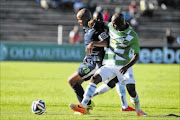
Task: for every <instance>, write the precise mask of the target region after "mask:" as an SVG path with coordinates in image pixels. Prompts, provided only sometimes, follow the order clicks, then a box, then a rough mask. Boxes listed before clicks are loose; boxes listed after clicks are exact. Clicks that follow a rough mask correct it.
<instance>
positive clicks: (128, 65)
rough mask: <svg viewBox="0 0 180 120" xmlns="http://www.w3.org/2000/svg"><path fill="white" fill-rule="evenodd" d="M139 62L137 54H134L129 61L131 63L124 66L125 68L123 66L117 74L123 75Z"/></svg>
mask: <svg viewBox="0 0 180 120" xmlns="http://www.w3.org/2000/svg"><path fill="white" fill-rule="evenodd" d="M138 60H139V53H135V54H134V56H133V58H132V59H131V61H130V62H129V63H128V64H126V65H125V66H123V67H122V68H121V69H120V70H119V72H120V73H122V74H125V73H126V71H127V70H128V69H129V68H130V67H131V66H133V65H134V64H135V63H136V62H137V61H138Z"/></svg>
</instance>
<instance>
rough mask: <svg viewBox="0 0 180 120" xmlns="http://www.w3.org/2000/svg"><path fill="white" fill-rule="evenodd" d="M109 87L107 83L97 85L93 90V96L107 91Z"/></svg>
mask: <svg viewBox="0 0 180 120" xmlns="http://www.w3.org/2000/svg"><path fill="white" fill-rule="evenodd" d="M110 89H111V88H110V87H109V86H108V85H107V84H102V85H101V86H99V87H98V88H97V89H96V91H95V93H94V96H96V95H100V94H103V93H105V92H107V91H109V90H110Z"/></svg>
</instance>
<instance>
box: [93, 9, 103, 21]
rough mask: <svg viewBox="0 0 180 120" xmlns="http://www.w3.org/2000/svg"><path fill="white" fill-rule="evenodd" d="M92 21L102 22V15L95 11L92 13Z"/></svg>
mask: <svg viewBox="0 0 180 120" xmlns="http://www.w3.org/2000/svg"><path fill="white" fill-rule="evenodd" d="M93 19H94V20H97V21H102V22H103V15H102V13H100V12H97V11H96V12H94V14H93Z"/></svg>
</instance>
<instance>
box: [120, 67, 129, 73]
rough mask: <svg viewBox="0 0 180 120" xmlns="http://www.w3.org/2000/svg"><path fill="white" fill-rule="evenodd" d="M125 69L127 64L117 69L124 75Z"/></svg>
mask: <svg viewBox="0 0 180 120" xmlns="http://www.w3.org/2000/svg"><path fill="white" fill-rule="evenodd" d="M127 70H128V67H127V66H123V67H122V68H121V69H120V70H119V72H120V73H122V74H123V75H124V74H125V73H126V71H127Z"/></svg>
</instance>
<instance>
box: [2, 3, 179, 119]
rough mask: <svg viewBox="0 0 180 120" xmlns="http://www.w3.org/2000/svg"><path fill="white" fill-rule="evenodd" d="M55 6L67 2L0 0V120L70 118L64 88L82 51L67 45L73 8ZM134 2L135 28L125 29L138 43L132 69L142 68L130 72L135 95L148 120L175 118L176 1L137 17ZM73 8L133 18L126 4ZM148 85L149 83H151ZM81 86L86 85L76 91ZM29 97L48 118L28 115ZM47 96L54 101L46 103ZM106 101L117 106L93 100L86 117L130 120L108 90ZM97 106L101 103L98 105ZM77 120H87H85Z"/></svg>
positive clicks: (69, 98) (68, 98) (74, 22)
mask: <svg viewBox="0 0 180 120" xmlns="http://www.w3.org/2000/svg"><path fill="white" fill-rule="evenodd" d="M60 1H61V2H60ZM62 1H64V2H67V1H69V0H0V61H1V62H0V77H1V86H0V87H1V107H2V108H0V110H1V111H0V112H1V113H2V114H1V115H2V118H3V119H53V118H54V119H57V118H58V117H59V116H62V118H60V119H74V116H72V114H73V113H72V111H71V110H69V108H68V107H67V104H68V103H70V102H72V101H73V102H74V101H76V98H75V96H74V97H72V96H73V95H74V93H73V92H72V90H71V88H70V87H69V86H68V84H67V82H66V81H67V78H68V76H69V75H70V74H71V73H73V72H74V71H75V70H76V69H77V67H78V66H79V64H80V63H79V62H81V61H82V60H83V58H84V55H85V52H84V45H83V40H82V41H81V44H71V43H69V33H70V31H71V30H72V29H73V27H74V26H76V25H77V26H79V25H78V21H77V19H76V10H74V9H73V4H74V3H73V2H67V3H63V4H62ZM141 1H143V0H135V2H136V10H137V11H136V12H137V14H136V15H137V16H136V20H137V22H138V24H137V26H133V27H134V29H135V31H136V32H137V33H138V35H139V40H140V47H141V52H140V60H139V63H148V64H137V65H135V74H137V75H136V76H137V77H136V78H137V79H138V81H137V89H138V91H140V92H139V93H140V96H141V95H142V96H143V97H141V98H142V101H143V102H142V106H143V109H145V110H146V111H147V112H148V113H149V114H153V115H155V116H151V117H150V118H148V119H152V120H154V119H159V118H160V117H159V116H161V117H162V118H161V119H168V118H164V115H167V114H169V113H174V114H179V92H178V90H179V83H180V82H179V80H180V65H179V63H180V40H179V39H180V38H179V36H180V0H157V1H159V2H165V3H164V4H159V5H158V3H157V1H156V0H149V2H150V4H149V5H148V6H149V8H150V10H149V11H148V12H147V13H146V14H144V15H142V8H141V7H142V6H140V2H141ZM80 2H81V3H83V5H84V7H87V8H89V9H90V10H91V11H92V13H93V12H94V11H95V10H96V9H98V10H99V9H101V8H102V10H104V9H107V11H108V14H109V16H111V15H112V14H114V12H115V11H121V12H123V13H124V14H126V17H127V21H131V20H132V19H133V18H134V17H133V16H129V5H130V4H131V2H132V0H80ZM97 6H100V7H97ZM79 29H80V35H81V37H82V38H83V36H82V34H83V30H82V28H81V27H80V26H79ZM167 29H171V30H172V34H171V36H172V37H173V42H172V44H168V42H167V35H166V31H167ZM178 40H179V41H178ZM178 42H179V43H178ZM170 43H171V42H170ZM6 61H8V62H6ZM9 61H56V62H60V63H56V62H54V63H50V62H49V63H47V62H42V63H38V62H9ZM64 62H68V63H64ZM69 62H77V63H69ZM149 63H150V64H149ZM152 63H158V64H159V65H156V64H155V65H154V64H152ZM167 64H168V65H167ZM169 64H170V65H169ZM172 64H173V65H172ZM141 74H143V76H142V75H141ZM147 78H148V80H147ZM154 80H155V81H156V83H155V84H153V82H152V81H154ZM162 83H163V84H162ZM86 85H87V82H86V83H85V85H84V86H86ZM19 86H20V87H19ZM39 87H41V88H40V89H39ZM57 91H58V92H57ZM145 91H146V92H145ZM112 93H113V94H112ZM61 94H63V95H64V96H65V97H62V96H61ZM37 96H38V97H41V98H42V99H43V100H45V101H46V103H47V104H48V109H49V110H47V112H48V113H49V114H47V115H46V116H44V117H43V118H42V117H37V118H36V117H34V116H32V113H31V111H30V109H29V106H30V103H31V101H33V100H35V99H37V98H38V97H37ZM52 96H53V97H54V99H51V98H52ZM114 96H116V97H117V100H116V99H112V100H111V101H104V100H103V99H104V98H103V97H98V98H95V101H96V103H97V104H99V105H100V106H101V107H97V108H96V109H97V110H95V111H94V112H93V114H94V115H95V116H94V118H97V119H99V118H100V119H101V117H103V116H104V111H106V110H107V113H106V114H107V115H105V117H104V118H106V117H107V119H119V118H120V117H122V119H127V116H128V117H130V118H132V119H136V118H134V115H135V114H133V113H130V116H129V113H123V114H119V112H118V111H119V106H118V105H119V98H118V96H117V93H116V92H115V91H111V92H109V93H107V94H105V96H104V97H105V98H106V97H107V99H108V98H114ZM157 96H158V97H157ZM152 98H153V99H152ZM102 100H103V101H104V103H101V101H102ZM149 103H153V104H149ZM19 106H20V107H19ZM59 106H60V107H61V108H59ZM104 106H105V107H107V108H105V107H104ZM110 106H113V107H110ZM108 109H110V110H109V111H111V112H112V113H111V112H109V111H108ZM114 109H115V110H114ZM103 110H104V111H103ZM22 114H23V116H22ZM174 114H170V116H173V115H174ZM57 115H58V116H57ZM99 115H100V116H99ZM112 115H114V117H112ZM162 115H163V116H162ZM98 116H99V117H98ZM46 117H48V118H46ZM92 117H93V116H92ZM81 118H82V119H84V118H83V117H81ZM85 118H87V119H89V117H88V116H85ZM104 118H102V119H104ZM75 119H79V118H78V117H76V118H75ZM137 119H139V118H137ZM171 119H174V118H173V117H172V118H171Z"/></svg>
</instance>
